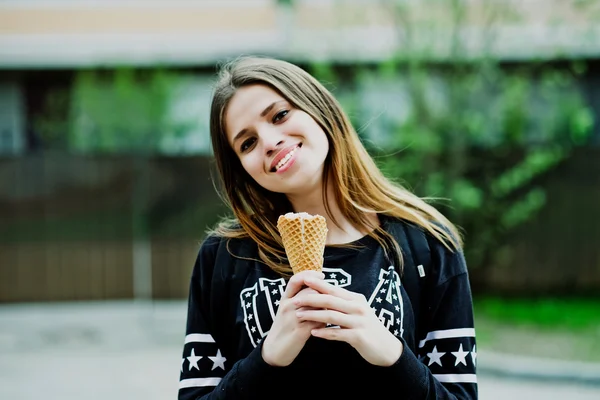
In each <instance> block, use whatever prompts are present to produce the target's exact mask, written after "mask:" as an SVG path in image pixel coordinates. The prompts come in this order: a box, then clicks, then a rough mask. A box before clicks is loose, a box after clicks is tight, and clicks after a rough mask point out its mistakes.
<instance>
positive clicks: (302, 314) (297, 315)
mask: <svg viewBox="0 0 600 400" xmlns="http://www.w3.org/2000/svg"><path fill="white" fill-rule="evenodd" d="M303 316H304V313H303V312H302V311H296V317H299V318H301V317H303Z"/></svg>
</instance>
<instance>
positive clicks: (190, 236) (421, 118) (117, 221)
mask: <svg viewBox="0 0 600 400" xmlns="http://www.w3.org/2000/svg"><path fill="white" fill-rule="evenodd" d="M245 54H258V55H266V56H274V57H278V58H282V59H285V60H288V61H292V62H294V63H297V64H298V65H300V66H301V67H303V68H305V69H306V70H308V71H309V72H311V73H312V74H314V75H315V76H316V77H317V78H319V79H320V80H321V81H322V82H323V83H324V84H325V85H326V86H327V87H328V88H329V89H331V91H332V92H333V93H334V94H335V96H336V97H337V98H338V99H339V100H340V101H341V102H342V104H343V106H344V108H345V109H346V111H347V112H348V114H349V115H350V117H351V119H352V122H353V123H354V125H355V127H356V128H357V130H358V131H359V134H360V135H361V138H362V139H363V141H364V143H365V145H366V146H367V148H368V149H369V151H370V152H371V154H373V155H374V156H375V157H376V160H377V162H378V163H379V164H380V166H381V168H382V169H383V170H384V171H385V173H386V174H387V175H388V176H389V177H390V178H392V179H394V180H396V181H398V182H401V183H402V184H404V185H406V186H407V187H409V188H411V189H412V190H414V191H415V192H417V193H418V194H420V195H422V196H427V197H431V198H434V199H435V204H436V205H437V206H438V207H439V209H440V210H441V211H443V212H444V213H445V214H446V215H447V216H448V217H449V218H450V219H451V220H452V221H454V222H455V223H456V224H457V225H459V226H460V227H461V228H462V229H463V233H464V236H465V242H466V246H465V254H466V257H467V262H468V265H469V270H470V277H471V284H472V289H473V293H474V299H475V300H474V301H475V313H476V330H477V336H478V346H477V348H478V351H479V356H478V360H479V362H480V364H479V366H480V367H481V368H480V371H481V374H480V375H481V377H480V387H481V389H480V390H481V393H482V398H490V399H493V398H505V397H507V396H508V395H511V396H513V397H515V398H544V399H547V398H564V397H566V396H568V397H569V398H581V399H583V398H600V368H599V367H598V365H600V364H598V363H600V122H599V121H600V1H599V0H526V1H517V0H370V1H369V0H287V1H283V0H280V1H276V0H237V1H230V0H221V1H216V0H213V1H209V0H196V1H193V0H170V1H165V0H163V1H160V0H121V1H116V0H104V1H99V0H85V1H84V0H79V1H76V0H20V1H18V0H0V383H1V385H0V397H2V398H6V399H30V398H34V397H35V398H37V397H39V391H40V390H41V389H42V390H44V395H45V397H46V398H48V397H50V398H51V399H54V398H57V399H58V398H62V399H65V398H89V399H92V398H93V399H95V398H105V397H107V396H108V397H111V398H115V399H119V398H121V397H119V395H121V396H123V397H122V398H131V397H135V398H148V399H154V398H156V399H159V398H160V399H163V398H175V397H176V393H177V380H178V372H179V368H180V359H181V350H180V345H181V344H182V343H183V337H184V333H185V312H186V307H187V306H186V300H187V292H188V282H189V277H190V273H191V269H192V266H193V262H194V260H195V256H196V253H197V250H198V248H199V245H200V243H201V241H202V239H203V237H204V232H205V230H206V229H207V228H208V227H210V226H212V225H213V224H215V223H216V222H217V221H218V220H219V219H220V218H221V217H223V216H227V215H228V211H227V209H226V208H225V207H224V205H223V203H222V201H221V200H220V199H219V197H218V195H217V193H216V191H215V188H214V182H213V177H214V176H215V170H214V168H213V162H212V155H211V148H210V140H209V132H208V116H209V107H210V95H211V84H212V82H213V81H214V79H215V72H216V70H217V67H218V65H219V63H222V62H224V61H226V60H229V59H231V58H232V57H236V56H239V55H245ZM528 363H530V364H528ZM526 365H531V368H530V369H529V370H528V369H525V368H524V366H526ZM520 367H523V368H522V369H521V370H520V369H519V368H520ZM515 370H518V371H517V372H514V371H515ZM544 370H546V374H545V375H544V373H543V372H544ZM511 371H513V372H511ZM35 382H37V386H34V383H35ZM40 385H41V387H40ZM91 389H93V390H91ZM83 393H85V394H83ZM129 393H131V394H129ZM52 396H56V397H52ZM495 396H499V397H495ZM519 396H525V397H519ZM552 396H556V397H552ZM577 396H580V397H577ZM586 396H589V397H586Z"/></svg>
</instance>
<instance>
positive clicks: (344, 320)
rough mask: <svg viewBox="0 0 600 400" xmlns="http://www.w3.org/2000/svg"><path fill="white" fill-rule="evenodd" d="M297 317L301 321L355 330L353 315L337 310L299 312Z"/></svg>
mask: <svg viewBox="0 0 600 400" xmlns="http://www.w3.org/2000/svg"><path fill="white" fill-rule="evenodd" d="M296 316H297V317H298V319H300V320H301V321H314V322H322V323H324V324H333V325H339V326H342V327H344V328H353V327H354V325H355V324H354V320H355V318H353V317H352V316H351V315H348V314H344V313H341V312H339V311H335V310H298V311H296Z"/></svg>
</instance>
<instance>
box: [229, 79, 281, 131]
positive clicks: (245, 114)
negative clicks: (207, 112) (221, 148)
mask: <svg viewBox="0 0 600 400" xmlns="http://www.w3.org/2000/svg"><path fill="white" fill-rule="evenodd" d="M282 100H285V98H284V97H283V96H281V95H280V94H279V93H278V92H276V91H275V90H273V89H272V88H271V87H269V86H267V85H263V84H254V85H248V86H243V87H241V88H239V89H238V90H237V91H236V92H235V94H234V95H233V97H232V98H231V100H230V101H229V103H228V104H227V107H226V109H225V114H224V119H225V126H226V127H227V136H228V137H231V136H232V135H235V134H236V133H237V132H239V131H240V130H242V129H244V128H247V127H248V125H250V124H251V123H252V122H253V121H255V120H258V119H260V118H261V115H260V114H261V113H262V112H263V111H264V110H265V108H267V107H268V106H270V105H271V104H273V103H274V102H278V101H282Z"/></svg>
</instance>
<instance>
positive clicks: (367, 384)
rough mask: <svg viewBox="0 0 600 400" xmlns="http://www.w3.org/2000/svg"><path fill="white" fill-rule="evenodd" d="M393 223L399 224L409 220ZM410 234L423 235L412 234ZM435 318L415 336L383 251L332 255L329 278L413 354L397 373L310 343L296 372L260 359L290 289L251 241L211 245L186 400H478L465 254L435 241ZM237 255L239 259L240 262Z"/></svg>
mask: <svg viewBox="0 0 600 400" xmlns="http://www.w3.org/2000/svg"><path fill="white" fill-rule="evenodd" d="M392 223H396V224H400V223H402V222H400V221H393V222H392ZM409 229H415V228H414V227H411V228H409ZM429 239H430V240H429V241H430V243H431V244H432V246H431V260H432V267H431V270H430V271H428V273H429V274H430V276H428V278H427V279H429V280H430V282H431V284H430V285H431V286H429V287H431V288H433V290H430V292H429V293H427V307H421V309H422V310H423V312H427V313H428V314H429V315H428V316H427V318H424V319H422V320H426V321H427V326H426V327H422V329H421V331H422V332H427V334H424V337H418V338H417V337H415V332H416V326H415V321H418V320H421V319H419V318H418V316H415V315H414V313H413V309H412V306H411V302H410V299H409V297H408V295H407V293H406V291H405V290H404V287H403V283H402V281H401V279H400V278H399V274H398V269H397V268H395V267H393V266H390V265H389V264H390V263H389V261H387V260H388V259H387V258H386V256H385V253H384V251H383V248H382V247H381V246H379V244H378V242H377V241H376V240H374V239H373V238H371V237H369V236H366V237H364V238H362V239H360V240H358V241H356V242H355V243H354V244H357V245H359V248H341V247H334V246H327V247H326V248H325V254H324V267H323V272H324V273H325V279H326V280H327V281H329V282H330V283H332V284H334V285H339V286H341V287H344V288H346V289H347V290H350V291H352V292H357V293H362V294H363V295H365V297H366V299H367V301H368V302H369V304H370V305H371V307H372V308H373V310H374V312H375V313H376V314H377V315H378V317H379V319H380V320H381V321H382V323H383V324H385V326H386V327H387V328H388V329H389V330H390V332H392V333H393V334H394V335H396V337H397V338H398V339H399V340H401V341H402V343H403V345H404V352H403V353H402V355H401V356H400V358H399V359H398V361H397V362H396V363H395V364H394V365H392V366H390V367H379V366H374V365H372V364H369V363H368V362H367V361H365V360H364V359H363V358H362V357H361V356H360V355H359V354H358V352H357V351H356V350H355V349H354V348H352V347H351V346H350V345H348V344H347V343H345V342H337V341H328V340H325V339H321V338H315V337H311V338H309V340H308V341H307V342H306V344H305V346H304V348H303V349H302V351H301V352H300V354H299V355H298V357H297V358H296V359H295V360H294V362H293V363H292V364H291V365H289V366H287V367H273V366H270V365H268V364H267V363H265V361H264V360H263V358H262V356H261V347H262V340H263V339H264V337H265V336H266V335H267V334H268V332H269V329H270V327H271V325H272V323H273V318H274V317H275V314H276V312H277V307H278V305H279V301H280V299H281V296H282V294H283V292H284V290H285V286H286V280H285V279H283V278H281V277H280V276H279V275H277V274H276V273H274V272H273V271H272V270H271V269H269V268H268V267H267V266H266V265H265V264H264V263H262V262H260V261H257V260H258V251H257V246H256V244H255V243H254V242H252V241H251V240H250V239H245V240H240V239H235V240H226V239H222V238H219V237H215V236H209V237H208V238H207V239H206V240H205V241H204V242H203V244H202V245H201V247H200V251H199V254H198V257H197V259H196V263H195V266H194V270H193V272H192V277H191V283H190V292H189V304H188V317H187V318H188V319H187V328H186V337H185V344H184V348H183V355H182V360H181V375H180V383H179V399H180V400H190V399H270V398H273V399H290V398H306V399H311V400H312V399H321V398H323V399H325V398H327V399H349V398H367V399H376V398H379V397H383V396H384V395H385V396H389V394H390V393H392V398H397V399H476V398H477V379H476V375H475V369H476V368H475V366H476V361H477V359H476V358H477V349H476V345H475V329H474V324H473V307H472V298H471V290H470V286H469V280H468V274H467V268H466V265H465V261H464V257H463V255H462V253H461V252H450V251H448V250H447V249H446V248H445V247H444V246H443V245H442V244H441V243H440V242H439V241H437V240H435V239H434V238H432V237H429ZM232 254H233V255H235V256H232Z"/></svg>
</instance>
